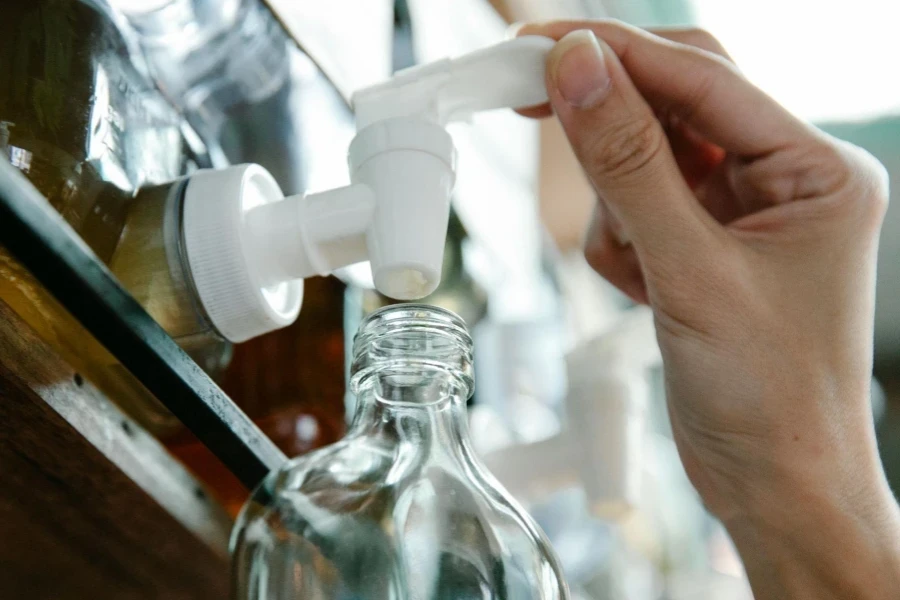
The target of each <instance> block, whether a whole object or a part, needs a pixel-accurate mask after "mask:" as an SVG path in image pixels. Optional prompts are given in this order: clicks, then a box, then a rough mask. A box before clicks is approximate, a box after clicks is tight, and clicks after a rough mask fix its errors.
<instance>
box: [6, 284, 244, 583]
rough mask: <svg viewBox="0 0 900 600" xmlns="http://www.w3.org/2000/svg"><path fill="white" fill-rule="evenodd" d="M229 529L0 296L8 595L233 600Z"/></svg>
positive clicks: (159, 451)
mask: <svg viewBox="0 0 900 600" xmlns="http://www.w3.org/2000/svg"><path fill="white" fill-rule="evenodd" d="M229 527H230V523H229V521H228V518H227V517H226V516H225V514H224V512H223V511H222V509H221V507H219V506H218V505H216V504H215V503H214V502H212V501H211V500H210V499H209V495H208V494H207V493H206V491H205V490H204V489H203V488H202V487H201V486H199V485H198V484H197V482H196V481H195V480H194V479H193V477H192V476H191V475H190V474H189V473H188V472H187V471H186V470H185V469H184V468H183V467H182V466H181V465H180V464H179V463H178V462H177V461H175V460H174V459H173V458H172V457H171V456H170V455H169V454H168V453H167V452H166V451H165V449H164V448H162V446H161V445H160V444H159V443H158V442H156V440H154V439H153V438H151V437H150V436H149V435H147V434H146V433H145V432H144V431H142V430H141V429H140V428H139V427H138V426H137V425H136V424H134V423H133V422H132V421H131V420H130V419H128V418H127V417H126V416H124V415H123V414H122V413H121V411H119V410H118V409H117V408H116V406H115V405H113V404H112V403H111V402H110V401H109V400H108V399H106V398H105V397H103V396H102V395H101V394H99V393H98V392H97V391H96V390H94V389H93V388H92V387H91V386H90V384H89V383H87V382H84V381H83V380H82V379H81V377H80V376H78V375H77V374H76V373H74V372H73V371H72V370H71V368H70V367H68V365H66V364H65V363H64V362H63V361H62V360H61V359H59V357H58V356H56V355H55V354H54V353H53V352H52V351H51V350H50V349H49V347H48V346H47V345H46V344H44V343H43V342H42V341H41V340H39V339H38V338H37V337H36V336H35V334H34V333H33V332H32V331H31V330H30V328H28V326H27V325H25V324H24V323H23V322H22V321H21V320H20V319H18V317H17V316H16V315H15V314H14V313H12V311H11V310H10V309H9V307H7V306H6V305H5V304H3V303H2V301H0V599H2V600H18V599H20V598H21V599H23V600H24V599H28V600H37V599H44V598H47V599H54V600H65V599H69V598H72V599H87V598H90V599H92V600H100V599H105V598H110V599H112V598H115V599H119V600H122V599H132V598H159V599H170V598H171V599H182V598H184V599H188V598H190V599H193V598H216V599H224V598H227V596H228V557H227V547H226V546H227V535H228V529H229Z"/></svg>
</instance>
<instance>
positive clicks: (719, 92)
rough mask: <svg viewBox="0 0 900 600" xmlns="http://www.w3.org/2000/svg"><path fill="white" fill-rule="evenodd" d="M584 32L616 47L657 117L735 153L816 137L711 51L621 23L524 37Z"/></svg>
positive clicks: (535, 30) (535, 29)
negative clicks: (673, 118)
mask: <svg viewBox="0 0 900 600" xmlns="http://www.w3.org/2000/svg"><path fill="white" fill-rule="evenodd" d="M578 29H589V30H591V31H593V32H594V34H595V35H596V36H598V37H599V38H601V39H603V41H605V42H606V43H607V44H608V45H609V46H610V47H611V48H612V49H613V51H614V52H615V53H616V55H617V56H618V57H619V60H620V61H621V62H622V65H623V66H624V67H625V70H626V71H627V72H628V75H629V76H630V78H631V80H632V81H633V82H634V85H635V86H636V88H637V89H638V91H640V93H641V95H642V96H644V97H645V98H646V100H647V102H648V103H649V104H650V106H651V107H652V108H653V109H654V110H655V111H657V112H658V113H662V114H668V115H674V116H677V117H678V118H679V119H680V120H681V121H682V122H684V123H686V124H688V125H690V126H691V127H692V128H693V129H694V130H695V131H697V132H698V133H700V134H701V135H702V136H703V137H704V138H706V139H707V140H709V141H710V142H712V143H714V144H716V145H718V146H721V147H722V148H724V149H725V150H727V151H729V152H733V153H736V154H739V155H743V156H748V157H755V156H762V155H765V154H769V153H771V152H774V151H776V150H779V149H782V148H785V147H788V146H791V145H794V144H796V142H797V140H798V139H802V138H808V137H812V133H811V129H810V127H809V126H808V125H807V124H805V123H804V122H803V121H801V120H799V119H797V118H796V117H794V116H793V115H792V114H791V113H789V112H788V111H787V110H786V109H784V108H783V107H782V106H781V105H779V104H778V103H777V102H775V101H774V100H773V99H772V98H770V97H769V96H767V95H766V94H765V93H764V92H763V91H762V90H760V89H759V88H757V87H756V86H755V85H753V84H752V83H750V82H749V81H748V80H747V79H746V78H744V77H743V76H742V75H741V74H740V73H739V72H738V70H737V69H736V68H735V66H734V65H733V64H732V63H731V62H729V61H728V60H726V59H724V58H722V57H721V56H720V55H716V54H714V53H712V52H709V51H705V50H699V49H697V48H692V47H690V46H687V45H684V44H680V43H676V42H672V41H670V40H667V39H663V38H662V37H659V36H655V35H653V34H651V33H648V32H646V31H643V30H641V29H638V28H637V27H632V26H630V25H626V24H624V23H620V22H616V21H559V22H553V23H547V24H542V25H526V26H525V27H523V28H522V29H521V30H520V32H519V33H520V34H523V35H526V34H527V35H545V36H547V37H551V38H554V39H559V38H561V37H563V36H564V35H566V34H567V33H569V32H571V31H575V30H578Z"/></svg>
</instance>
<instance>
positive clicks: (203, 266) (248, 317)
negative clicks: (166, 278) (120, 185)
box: [183, 164, 303, 342]
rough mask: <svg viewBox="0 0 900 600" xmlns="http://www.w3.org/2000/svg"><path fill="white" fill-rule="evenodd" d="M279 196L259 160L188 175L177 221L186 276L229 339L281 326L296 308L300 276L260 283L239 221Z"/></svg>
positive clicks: (293, 315)
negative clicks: (180, 219)
mask: <svg viewBox="0 0 900 600" xmlns="http://www.w3.org/2000/svg"><path fill="white" fill-rule="evenodd" d="M283 197H284V196H283V194H282V193H281V189H280V188H279V187H278V184H277V183H276V182H275V180H274V179H273V178H272V176H271V175H270V174H269V172H268V171H266V170H265V169H263V168H262V167H260V166H259V165H252V164H251V165H236V166H233V167H229V168H227V169H219V170H212V169H210V170H201V171H198V172H196V173H194V174H193V175H191V178H190V180H189V181H188V185H187V188H186V190H185V198H184V214H183V227H184V242H185V248H186V250H187V258H188V264H189V266H190V270H191V276H192V278H193V281H194V285H195V287H196V288H197V293H198V294H199V296H200V301H201V303H202V304H203V308H204V309H205V310H206V313H207V315H208V316H209V318H210V320H211V321H212V323H213V325H214V326H215V328H216V329H218V330H219V333H221V334H222V336H223V337H225V338H226V339H228V340H230V341H232V342H243V341H246V340H249V339H250V338H254V337H257V336H260V335H262V334H264V333H268V332H270V331H274V330H276V329H280V328H282V327H286V326H287V325H290V324H291V323H293V322H294V320H296V318H297V314H298V313H299V312H300V305H301V303H302V300H303V280H302V279H297V280H293V281H285V282H281V283H277V284H274V285H271V286H268V287H265V286H263V285H262V283H261V277H260V273H259V272H258V269H256V268H254V261H253V257H254V254H253V253H254V252H256V248H254V247H253V243H252V240H249V239H247V237H248V233H247V228H246V227H244V217H245V214H246V213H247V211H248V210H249V209H251V208H254V207H256V206H259V205H261V204H267V203H270V202H277V201H279V200H281V199H282V198H283Z"/></svg>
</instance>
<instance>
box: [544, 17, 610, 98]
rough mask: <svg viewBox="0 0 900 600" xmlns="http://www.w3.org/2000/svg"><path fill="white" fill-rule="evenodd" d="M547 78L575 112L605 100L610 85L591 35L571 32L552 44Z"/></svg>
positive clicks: (597, 46) (590, 33)
mask: <svg viewBox="0 0 900 600" xmlns="http://www.w3.org/2000/svg"><path fill="white" fill-rule="evenodd" d="M550 76H551V78H552V79H553V80H554V81H555V83H556V87H557V89H559V93H560V95H561V96H562V97H563V99H564V100H565V101H566V102H568V103H569V104H571V105H572V106H574V107H576V108H591V107H592V106H595V105H596V104H597V103H599V102H600V101H601V100H602V99H603V98H604V97H605V96H606V94H607V93H608V92H609V88H610V84H611V80H610V77H609V70H608V69H607V68H606V61H605V60H604V58H603V50H602V49H601V47H600V44H599V43H598V42H597V38H596V36H595V35H594V33H593V32H592V31H589V30H587V29H579V30H578V31H573V32H571V33H569V34H567V35H566V36H565V37H564V38H562V39H561V40H560V41H559V43H558V44H556V47H555V48H553V51H552V53H551V59H550Z"/></svg>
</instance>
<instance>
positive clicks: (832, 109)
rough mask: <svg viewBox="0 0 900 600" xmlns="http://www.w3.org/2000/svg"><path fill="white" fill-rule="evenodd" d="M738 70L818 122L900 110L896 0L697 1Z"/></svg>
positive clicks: (704, 23) (703, 22) (699, 15)
mask: <svg viewBox="0 0 900 600" xmlns="http://www.w3.org/2000/svg"><path fill="white" fill-rule="evenodd" d="M692 4H693V8H694V14H695V17H696V19H697V23H698V24H699V25H700V26H701V27H703V28H705V29H708V30H709V31H710V32H712V33H713V34H715V35H716V37H718V38H719V39H720V40H721V41H722V43H723V44H724V45H725V47H726V49H727V50H728V52H729V53H730V54H731V55H732V57H733V58H734V59H735V61H736V62H737V63H738V65H739V66H740V68H741V70H742V71H743V72H744V73H745V74H746V75H747V76H748V77H749V78H750V79H751V80H753V81H754V83H756V84H757V85H759V86H760V87H761V88H762V89H764V90H765V91H766V92H768V93H769V94H771V95H772V96H773V97H775V98H776V99H777V100H778V101H779V102H781V103H782V104H784V105H785V106H786V107H788V108H789V109H790V110H792V111H793V112H794V113H796V114H798V115H800V116H802V117H804V118H806V119H810V120H813V121H818V122H822V121H838V120H840V121H848V120H862V119H867V118H872V117H876V116H879V115H884V114H890V113H893V114H900V72H898V70H897V62H898V60H900V35H898V30H900V2H898V1H897V0H853V1H846V0H845V1H843V2H829V1H823V0H752V1H750V2H746V1H742V2H738V1H737V0H693V2H692Z"/></svg>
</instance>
